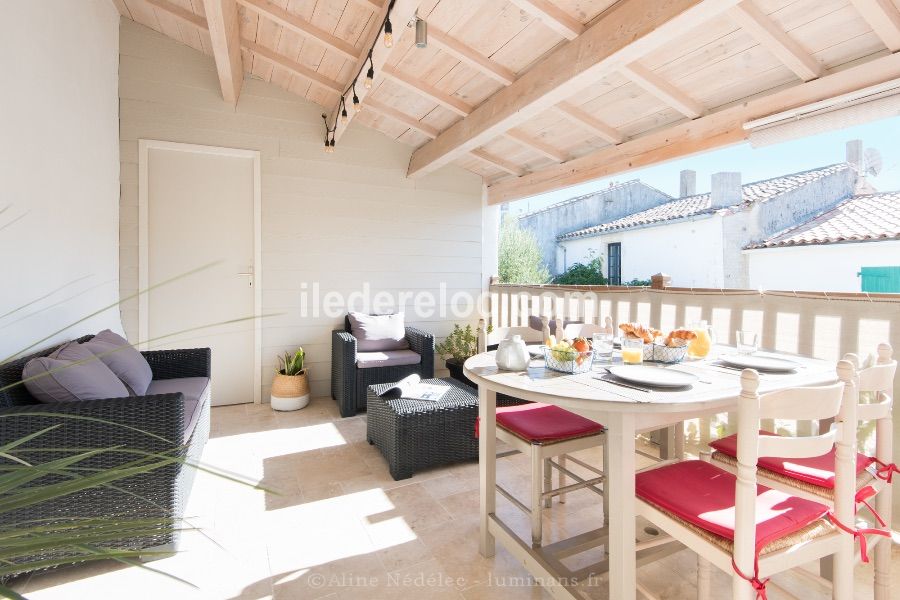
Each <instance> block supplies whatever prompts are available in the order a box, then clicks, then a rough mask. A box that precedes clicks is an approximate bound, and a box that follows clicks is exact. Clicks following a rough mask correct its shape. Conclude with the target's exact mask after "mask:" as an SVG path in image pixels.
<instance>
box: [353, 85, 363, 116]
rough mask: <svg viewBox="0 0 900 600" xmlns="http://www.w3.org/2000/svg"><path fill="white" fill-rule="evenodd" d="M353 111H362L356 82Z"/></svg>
mask: <svg viewBox="0 0 900 600" xmlns="http://www.w3.org/2000/svg"><path fill="white" fill-rule="evenodd" d="M353 110H355V111H356V112H357V113H358V112H359V111H361V110H362V104H360V103H359V96H357V95H356V82H355V81H354V82H353Z"/></svg>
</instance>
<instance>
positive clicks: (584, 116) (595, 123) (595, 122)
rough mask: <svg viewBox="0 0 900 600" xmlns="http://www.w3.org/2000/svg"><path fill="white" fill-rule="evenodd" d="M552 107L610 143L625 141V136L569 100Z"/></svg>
mask: <svg viewBox="0 0 900 600" xmlns="http://www.w3.org/2000/svg"><path fill="white" fill-rule="evenodd" d="M554 108H556V110H558V111H559V112H561V113H562V114H563V116H565V117H567V118H568V119H569V120H571V121H574V122H575V123H577V124H578V125H581V126H582V127H584V128H585V129H587V130H588V131H590V132H591V133H593V134H594V135H596V136H597V137H599V138H601V139H604V140H606V141H607V142H609V143H610V144H621V143H622V142H624V141H625V136H624V135H622V133H621V132H620V131H619V130H618V129H616V128H615V127H612V126H610V125H607V124H606V123H604V122H603V121H601V120H600V119H598V118H596V117H594V116H593V115H590V114H588V113H587V112H585V111H583V110H581V109H580V108H578V107H577V106H575V105H574V104H572V103H570V102H560V103H559V104H557V105H556V106H555V107H554Z"/></svg>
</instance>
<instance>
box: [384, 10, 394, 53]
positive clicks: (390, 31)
mask: <svg viewBox="0 0 900 600" xmlns="http://www.w3.org/2000/svg"><path fill="white" fill-rule="evenodd" d="M393 45H394V28H393V27H392V26H391V18H390V17H388V18H387V19H385V21H384V47H385V48H390V47H392V46H393Z"/></svg>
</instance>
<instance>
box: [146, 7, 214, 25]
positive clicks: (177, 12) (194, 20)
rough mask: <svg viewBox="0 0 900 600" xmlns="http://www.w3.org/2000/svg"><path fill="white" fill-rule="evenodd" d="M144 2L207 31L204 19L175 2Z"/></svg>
mask: <svg viewBox="0 0 900 600" xmlns="http://www.w3.org/2000/svg"><path fill="white" fill-rule="evenodd" d="M144 2H146V3H147V4H150V5H152V6H155V7H156V8H158V9H160V10H163V11H165V12H167V13H169V14H170V15H172V16H173V17H175V18H177V19H178V20H180V21H183V22H184V23H187V24H188V25H193V26H194V27H198V28H200V29H203V30H206V31H209V25H207V23H206V19H204V18H203V17H201V16H200V15H198V14H195V13H193V12H191V11H189V10H187V9H186V8H182V7H180V6H178V5H177V4H172V3H171V2H168V1H167V0H144Z"/></svg>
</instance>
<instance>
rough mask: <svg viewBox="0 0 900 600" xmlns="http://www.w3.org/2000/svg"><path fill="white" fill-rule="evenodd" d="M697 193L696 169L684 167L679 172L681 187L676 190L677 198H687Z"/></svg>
mask: <svg viewBox="0 0 900 600" xmlns="http://www.w3.org/2000/svg"><path fill="white" fill-rule="evenodd" d="M696 193H697V171H691V170H689V169H685V170H684V171H682V172H681V188H680V189H679V191H678V197H679V198H687V197H688V196H693V195H694V194H696Z"/></svg>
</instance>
